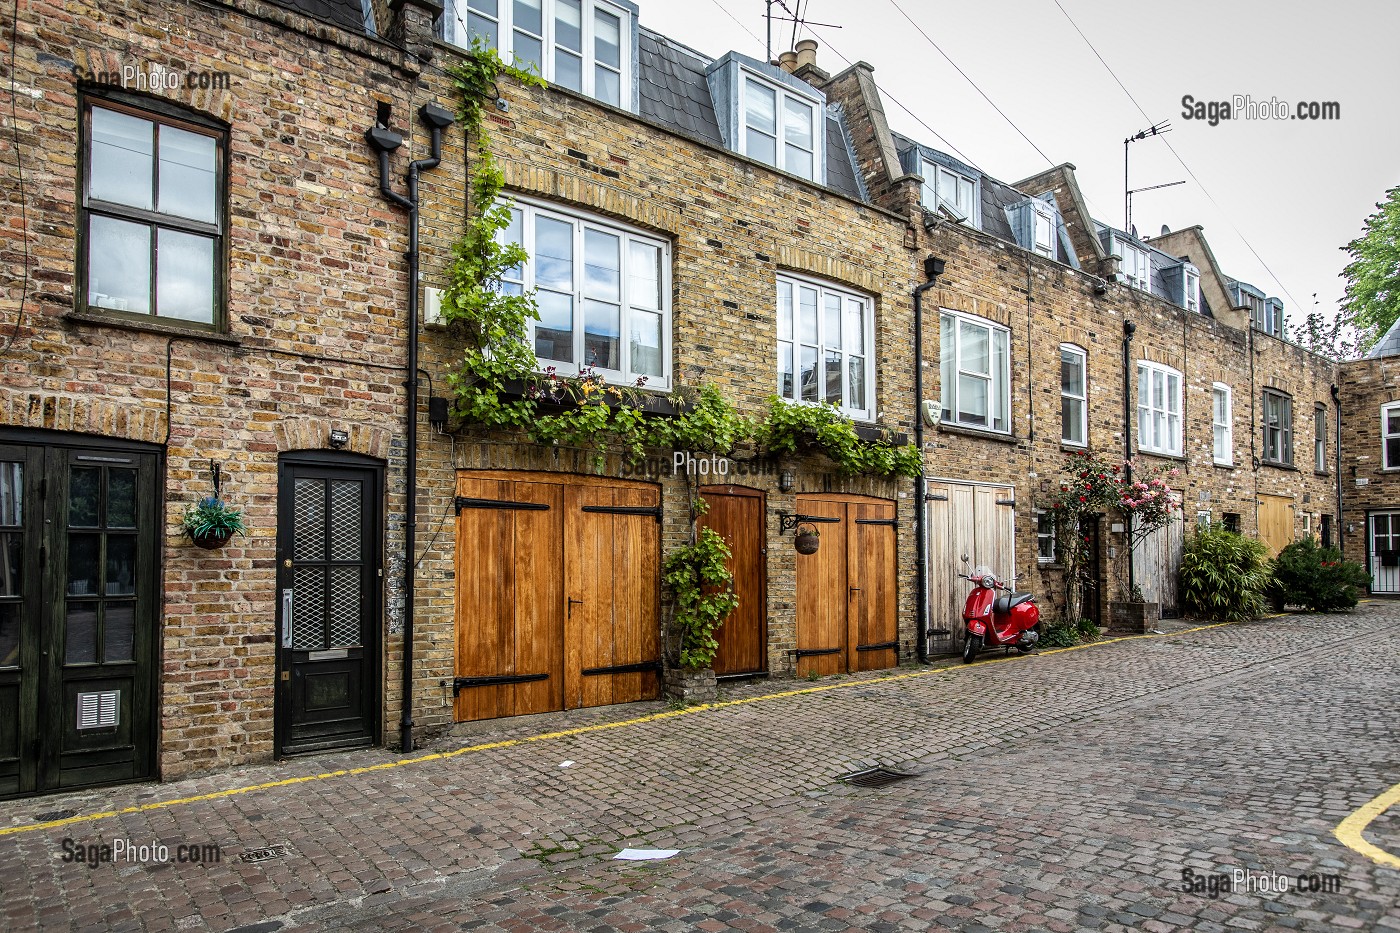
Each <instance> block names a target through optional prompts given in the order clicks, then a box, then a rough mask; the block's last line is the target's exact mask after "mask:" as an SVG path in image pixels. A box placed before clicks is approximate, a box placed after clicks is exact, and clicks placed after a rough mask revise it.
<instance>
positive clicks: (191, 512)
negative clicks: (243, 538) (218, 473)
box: [180, 496, 248, 538]
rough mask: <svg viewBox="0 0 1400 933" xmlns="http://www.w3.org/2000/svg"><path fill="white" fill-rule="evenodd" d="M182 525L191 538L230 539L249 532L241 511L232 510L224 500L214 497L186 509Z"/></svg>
mask: <svg viewBox="0 0 1400 933" xmlns="http://www.w3.org/2000/svg"><path fill="white" fill-rule="evenodd" d="M180 524H181V525H182V526H183V527H184V529H185V534H187V535H189V536H190V537H191V538H206V537H216V538H228V537H232V536H233V535H241V534H244V533H245V532H247V530H248V528H247V526H245V525H244V524H243V512H242V510H241V509H231V508H229V507H228V505H227V504H225V503H224V500H222V499H217V498H215V497H213V496H207V497H205V498H203V499H200V500H199V501H198V502H196V503H193V504H191V505H190V507H189V508H187V509H185V514H184V515H183V516H182V517H181V519H180Z"/></svg>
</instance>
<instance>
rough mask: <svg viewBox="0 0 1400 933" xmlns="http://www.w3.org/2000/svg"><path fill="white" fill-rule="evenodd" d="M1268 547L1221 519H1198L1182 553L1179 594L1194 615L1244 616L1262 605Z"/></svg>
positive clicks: (1226, 619)
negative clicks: (1207, 522)
mask: <svg viewBox="0 0 1400 933" xmlns="http://www.w3.org/2000/svg"><path fill="white" fill-rule="evenodd" d="M1268 584H1269V566H1268V549H1267V548H1265V547H1264V545H1263V544H1262V543H1261V542H1259V541H1256V540H1254V539H1253V538H1246V537H1244V536H1243V535H1241V534H1236V533H1235V532H1233V531H1230V530H1229V529H1228V528H1226V527H1225V526H1224V525H1220V524H1210V525H1202V526H1200V527H1198V528H1197V529H1196V532H1195V534H1193V535H1192V536H1191V538H1190V540H1189V541H1187V543H1186V548H1185V551H1184V553H1183V555H1182V558H1181V598H1182V601H1183V603H1184V605H1185V607H1186V611H1187V612H1189V613H1191V614H1192V615H1195V616H1199V617H1201V618H1207V619H1218V620H1220V621H1222V622H1243V621H1246V620H1248V619H1252V618H1254V617H1256V616H1258V615H1259V614H1260V613H1261V612H1263V611H1264V590H1265V588H1266V587H1267V586H1268Z"/></svg>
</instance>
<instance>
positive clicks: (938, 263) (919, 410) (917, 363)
mask: <svg viewBox="0 0 1400 933" xmlns="http://www.w3.org/2000/svg"><path fill="white" fill-rule="evenodd" d="M944 265H945V264H944V261H943V260H942V259H936V258H934V257H933V256H928V257H926V258H925V259H924V276H925V277H926V278H927V279H928V281H926V282H924V284H922V285H920V286H918V287H917V288H915V289H914V444H915V446H917V447H918V448H919V475H918V477H916V478H915V480H914V503H915V505H914V507H915V509H917V512H916V513H915V515H914V549H915V555H914V568H915V573H916V574H917V575H918V583H917V593H918V599H917V601H916V611H917V612H918V614H919V638H918V642H917V644H918V652H919V663H920V664H927V663H928V657H929V643H928V642H929V637H930V634H931V630H930V628H929V617H928V528H927V526H928V473H927V471H926V470H925V468H924V303H923V299H924V292H926V291H928V290H929V289H931V288H934V287H935V286H936V285H937V284H938V277H939V276H940V275H942V274H943V269H944Z"/></svg>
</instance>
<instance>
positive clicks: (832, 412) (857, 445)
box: [757, 395, 923, 477]
mask: <svg viewBox="0 0 1400 933" xmlns="http://www.w3.org/2000/svg"><path fill="white" fill-rule="evenodd" d="M757 436H758V439H759V442H760V443H761V444H762V445H763V446H764V448H765V449H766V450H767V451H768V453H769V454H793V453H798V452H802V451H808V450H816V451H819V452H821V453H823V454H825V455H826V456H827V457H829V458H830V459H831V460H833V461H835V463H836V465H837V466H839V467H840V468H841V470H842V471H843V472H846V473H869V474H874V475H876V476H910V477H913V476H918V475H919V472H920V471H921V470H922V469H923V458H922V456H920V454H919V449H918V448H917V447H915V446H914V445H913V444H906V445H905V446H903V447H896V446H894V445H893V444H891V443H889V441H888V440H878V441H864V440H861V438H860V436H859V435H857V434H856V430H855V425H853V424H852V423H851V420H850V419H849V418H847V417H846V416H845V415H843V414H841V412H840V410H838V409H837V408H836V407H835V406H834V405H796V404H793V403H792V402H785V401H783V400H782V399H781V398H778V397H777V396H776V395H775V396H772V397H771V398H770V399H769V400H768V417H767V418H766V419H765V420H764V422H763V424H762V425H760V426H759V428H758V434H757Z"/></svg>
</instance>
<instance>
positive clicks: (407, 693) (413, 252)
mask: <svg viewBox="0 0 1400 933" xmlns="http://www.w3.org/2000/svg"><path fill="white" fill-rule="evenodd" d="M418 117H419V119H420V120H422V121H423V124H424V125H425V126H427V127H428V130H429V131H430V132H431V133H432V154H431V155H430V156H429V157H428V158H426V159H415V160H414V161H412V162H410V163H409V164H408V174H407V175H406V176H405V178H406V179H407V181H408V197H404V196H403V195H401V194H399V193H398V192H396V191H394V189H393V187H392V185H391V184H390V179H389V154H390V153H392V152H393V151H394V150H395V149H397V148H399V146H401V145H403V137H402V136H400V135H399V134H398V133H395V132H393V131H392V130H390V129H389V105H388V104H385V103H380V105H379V115H378V119H377V121H376V123H375V125H374V126H373V127H372V128H370V129H369V130H366V131H365V141H366V142H368V143H369V145H370V148H372V149H373V150H374V151H375V152H376V153H378V155H379V193H380V194H382V195H384V198H385V199H386V200H387V201H389V203H391V204H397V205H398V206H399V207H402V208H406V209H407V210H408V252H407V253H406V254H405V258H406V259H407V260H408V378H407V380H406V381H405V382H404V388H405V389H406V390H407V395H408V399H407V401H408V404H407V413H406V416H405V422H406V426H407V430H408V440H407V445H406V446H407V450H406V453H405V456H406V457H407V465H406V467H405V473H406V474H407V489H406V493H405V494H406V497H407V499H408V508H407V516H406V517H405V527H404V617H403V690H402V696H403V713H402V715H401V716H400V718H399V749H400V750H401V751H403V752H411V751H413V590H414V573H413V572H414V553H415V552H416V551H417V547H418V543H417V531H418V174H419V173H420V172H424V171H428V170H430V169H434V168H437V167H438V164H439V163H440V162H441V161H442V131H443V130H445V129H446V128H447V127H449V126H451V125H452V123H453V117H452V114H451V113H450V112H448V111H447V110H444V109H443V108H442V107H439V106H437V105H436V104H424V105H423V106H422V107H421V108H420V109H419V111H418Z"/></svg>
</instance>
